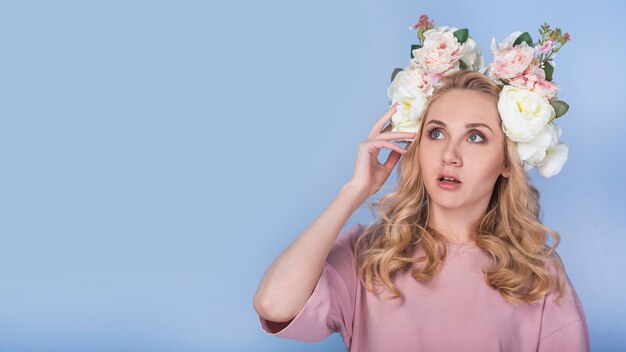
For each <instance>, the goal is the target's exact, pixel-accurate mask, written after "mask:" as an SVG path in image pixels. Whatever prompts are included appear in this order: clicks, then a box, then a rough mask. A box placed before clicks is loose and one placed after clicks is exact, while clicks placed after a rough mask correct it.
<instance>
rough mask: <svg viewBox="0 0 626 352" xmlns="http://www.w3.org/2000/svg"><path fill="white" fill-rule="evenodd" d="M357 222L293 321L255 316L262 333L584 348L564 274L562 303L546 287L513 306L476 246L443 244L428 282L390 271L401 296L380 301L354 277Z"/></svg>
mask: <svg viewBox="0 0 626 352" xmlns="http://www.w3.org/2000/svg"><path fill="white" fill-rule="evenodd" d="M364 228H365V226H363V225H361V224H357V225H355V226H353V227H351V228H350V229H348V230H346V231H345V233H342V234H340V235H339V236H338V237H337V240H336V242H335V244H334V246H333V248H332V250H331V252H330V254H329V255H328V258H327V259H326V263H325V265H324V270H323V271H322V274H321V276H320V278H319V279H318V282H317V284H316V286H315V289H314V291H313V293H312V294H311V297H310V298H309V299H308V301H307V302H306V304H305V305H304V307H303V308H302V310H301V311H300V312H299V313H298V315H297V316H296V317H295V318H294V319H293V320H292V321H290V322H288V323H275V322H271V321H268V320H265V319H263V318H261V317H260V316H259V321H260V325H261V328H262V329H263V330H264V331H265V332H266V333H267V334H270V335H273V336H279V337H283V338H289V339H296V340H302V341H308V342H317V341H320V340H322V339H324V338H326V337H328V336H329V335H330V334H331V333H333V332H339V333H340V334H341V337H342V339H343V341H344V344H345V345H346V348H347V350H348V351H395V352H402V351H482V352H488V351H568V352H576V351H589V350H590V344H589V331H588V328H587V322H586V319H585V313H584V311H583V307H582V305H581V302H580V300H579V298H578V296H577V294H576V291H575V290H574V287H573V286H572V284H571V282H570V281H569V278H568V279H567V282H568V284H569V293H568V295H567V297H566V298H565V300H564V301H563V303H562V305H561V306H558V305H556V303H555V302H554V299H555V297H556V292H554V291H553V292H550V293H549V294H548V295H546V297H545V298H544V300H543V301H540V302H535V303H525V304H524V303H523V304H522V305H521V306H520V307H519V308H516V307H515V306H513V305H512V304H510V303H509V302H507V301H505V300H504V299H503V298H502V296H500V294H499V293H498V291H497V290H496V289H495V288H492V287H490V286H489V285H487V283H486V282H485V280H484V277H483V274H482V272H481V269H482V267H483V265H489V264H490V263H492V259H491V257H489V256H488V255H487V254H486V253H484V252H483V251H482V250H480V249H479V248H478V247H477V246H475V245H463V244H454V243H449V245H448V256H447V258H446V260H445V262H444V264H443V267H442V268H441V271H440V272H439V274H438V275H437V276H436V277H435V279H433V280H431V282H428V283H419V282H417V281H415V280H414V279H413V278H412V277H411V276H410V273H409V271H406V272H403V273H401V274H399V275H397V276H396V277H395V278H394V280H393V281H394V284H395V285H396V287H397V288H398V289H399V290H400V292H402V293H403V295H404V299H403V298H398V299H394V300H385V299H384V298H386V297H390V296H391V294H390V293H389V292H388V291H387V290H386V289H384V288H381V289H380V290H379V293H381V295H380V296H381V298H378V297H376V296H375V295H374V294H372V293H371V292H369V291H367V290H365V288H364V287H363V286H362V285H361V283H360V281H359V280H358V278H357V275H356V261H355V258H354V255H353V254H352V247H353V245H354V241H355V240H356V238H357V236H358V235H359V234H360V233H361V232H362V230H363V229H364ZM418 250H419V251H421V248H418ZM557 256H558V254H557ZM559 259H560V257H559ZM551 270H553V269H551Z"/></svg>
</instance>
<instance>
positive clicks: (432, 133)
mask: <svg viewBox="0 0 626 352" xmlns="http://www.w3.org/2000/svg"><path fill="white" fill-rule="evenodd" d="M437 133H438V134H441V131H440V130H439V129H438V128H433V129H431V130H430V131H428V137H430V139H439V138H437V137H434V136H436V134H437Z"/></svg>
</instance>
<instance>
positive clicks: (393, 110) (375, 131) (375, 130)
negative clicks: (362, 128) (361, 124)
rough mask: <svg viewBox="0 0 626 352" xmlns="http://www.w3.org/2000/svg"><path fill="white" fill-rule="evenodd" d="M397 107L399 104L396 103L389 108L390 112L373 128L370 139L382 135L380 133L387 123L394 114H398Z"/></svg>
mask: <svg viewBox="0 0 626 352" xmlns="http://www.w3.org/2000/svg"><path fill="white" fill-rule="evenodd" d="M397 106H398V103H394V104H393V105H391V106H390V107H389V110H387V112H385V113H384V114H383V116H381V117H380V118H379V119H378V121H376V122H375V123H374V126H372V129H371V130H370V133H369V135H368V138H373V137H375V136H376V135H378V134H379V133H380V131H381V130H382V129H383V127H384V126H385V123H387V121H389V120H390V119H391V117H392V116H393V114H395V113H396V109H397Z"/></svg>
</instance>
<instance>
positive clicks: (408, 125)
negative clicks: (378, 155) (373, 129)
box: [387, 66, 434, 132]
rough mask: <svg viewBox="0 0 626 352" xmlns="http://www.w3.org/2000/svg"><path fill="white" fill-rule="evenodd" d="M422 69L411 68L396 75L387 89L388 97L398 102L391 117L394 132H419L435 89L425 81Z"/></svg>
mask: <svg viewBox="0 0 626 352" xmlns="http://www.w3.org/2000/svg"><path fill="white" fill-rule="evenodd" d="M424 75H425V73H424V71H423V70H422V69H421V68H420V67H416V66H409V67H406V68H405V69H404V70H402V71H400V72H398V74H396V76H395V78H394V80H393V82H391V85H390V86H389V88H388V89H387V96H388V97H389V99H390V100H391V101H394V102H397V103H398V106H397V107H396V112H395V114H394V115H393V116H392V117H391V121H392V124H393V128H392V130H391V131H392V132H417V131H418V130H419V124H420V121H421V117H422V114H423V113H424V110H425V108H426V99H427V97H428V96H429V95H431V94H432V92H433V90H434V88H433V87H432V85H431V84H430V83H429V82H428V81H427V80H425V79H424Z"/></svg>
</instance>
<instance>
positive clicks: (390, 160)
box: [383, 150, 400, 173]
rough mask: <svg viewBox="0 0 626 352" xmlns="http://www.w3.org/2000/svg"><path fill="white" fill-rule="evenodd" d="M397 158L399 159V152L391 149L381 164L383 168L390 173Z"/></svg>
mask: <svg viewBox="0 0 626 352" xmlns="http://www.w3.org/2000/svg"><path fill="white" fill-rule="evenodd" d="M398 160H400V153H398V152H396V151H395V150H392V151H391V153H389V155H388V156H387V160H386V161H385V163H384V164H383V167H384V168H385V170H387V173H391V170H393V168H394V167H395V166H396V164H397V163H398Z"/></svg>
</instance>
